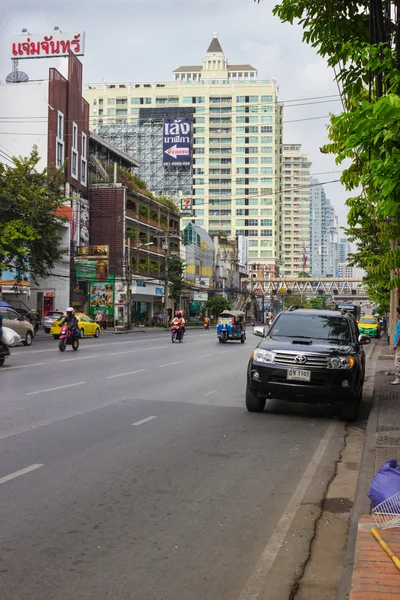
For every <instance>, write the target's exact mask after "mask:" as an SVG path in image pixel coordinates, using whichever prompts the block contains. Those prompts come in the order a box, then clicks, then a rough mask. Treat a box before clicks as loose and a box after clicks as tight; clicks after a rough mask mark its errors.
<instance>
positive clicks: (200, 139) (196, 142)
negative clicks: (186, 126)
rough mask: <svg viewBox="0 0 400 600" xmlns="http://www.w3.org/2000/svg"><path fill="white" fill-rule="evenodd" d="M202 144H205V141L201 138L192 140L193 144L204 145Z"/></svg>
mask: <svg viewBox="0 0 400 600" xmlns="http://www.w3.org/2000/svg"><path fill="white" fill-rule="evenodd" d="M204 142H205V139H204V138H203V137H195V138H194V139H193V143H194V144H204Z"/></svg>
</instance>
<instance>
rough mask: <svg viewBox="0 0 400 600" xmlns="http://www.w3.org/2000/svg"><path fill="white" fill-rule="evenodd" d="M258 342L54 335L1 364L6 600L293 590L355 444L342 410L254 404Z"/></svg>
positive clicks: (0, 493)
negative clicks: (249, 390)
mask: <svg viewBox="0 0 400 600" xmlns="http://www.w3.org/2000/svg"><path fill="white" fill-rule="evenodd" d="M257 341H258V340H257V338H253V337H252V336H249V339H248V342H247V344H245V345H241V344H235V343H231V344H226V345H221V344H218V343H217V340H216V333H215V331H211V332H207V331H193V332H192V331H191V332H189V333H188V335H187V336H186V338H185V341H184V343H183V344H175V345H172V344H171V342H170V339H169V336H166V334H165V333H161V332H160V333H158V332H155V333H154V334H148V335H146V336H145V337H144V336H143V337H140V338H139V337H136V336H129V339H127V337H126V336H125V337H123V338H122V336H121V337H119V336H104V337H100V338H99V339H96V340H95V339H84V340H82V342H81V348H80V350H79V352H78V353H73V352H72V351H71V350H69V349H68V350H67V351H66V352H65V353H64V354H61V353H60V352H59V351H58V346H57V342H55V341H54V340H52V339H49V340H44V341H42V342H40V344H35V343H34V344H33V345H32V347H31V348H15V349H13V351H12V356H11V358H10V360H9V361H8V363H7V366H6V367H3V368H2V369H1V370H0V381H1V392H0V457H1V460H0V503H1V504H0V505H1V509H0V515H1V517H0V520H1V532H2V533H1V546H0V598H1V599H2V600H28V599H29V600H44V599H45V600H52V599H54V600H77V599H79V600H86V599H89V598H90V599H92V598H95V599H96V600H103V599H106V598H112V599H113V600H125V599H126V600H128V599H129V600H131V599H138V600H143V599H146V600H147V599H151V600H153V599H154V600H158V599H160V598H166V599H168V600H189V599H190V600H192V599H193V600H204V599H205V598H207V599H210V600H214V599H215V600H217V599H218V600H232V599H238V600H239V599H240V600H255V599H256V598H258V599H261V598H268V600H283V599H285V598H289V595H290V593H291V589H292V588H293V586H294V585H295V582H296V580H297V578H298V576H299V574H300V573H301V569H302V565H303V563H304V562H305V561H306V559H307V556H308V552H309V545H310V542H311V539H312V537H313V532H314V525H315V520H316V518H317V516H318V507H320V505H321V503H322V500H323V498H324V495H325V491H326V489H327V486H328V484H329V481H330V479H331V478H332V477H333V475H334V472H335V465H336V461H337V460H338V457H339V455H340V451H341V449H342V447H343V444H344V437H345V428H344V425H343V423H341V422H339V421H338V420H337V418H336V417H335V411H334V410H333V409H331V408H322V407H304V406H294V405H286V404H285V403H282V402H275V401H271V402H269V403H268V405H267V410H266V412H265V413H263V414H260V415H257V414H249V413H247V412H246V410H245V408H244V389H245V372H246V366H247V362H248V359H249V355H250V353H251V350H252V348H254V347H255V346H256V344H257Z"/></svg>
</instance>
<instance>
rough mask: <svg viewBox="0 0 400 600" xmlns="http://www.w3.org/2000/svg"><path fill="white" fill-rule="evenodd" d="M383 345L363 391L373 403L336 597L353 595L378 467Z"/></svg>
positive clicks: (374, 360) (344, 598) (346, 599)
mask: <svg viewBox="0 0 400 600" xmlns="http://www.w3.org/2000/svg"><path fill="white" fill-rule="evenodd" d="M380 346H381V344H379V345H378V344H377V345H376V346H374V352H373V355H374V353H376V355H375V356H373V358H372V359H371V366H372V367H373V369H374V374H373V389H372V390H371V391H368V392H366V393H365V394H364V398H365V397H366V398H367V399H368V402H369V403H370V404H371V409H370V412H369V416H368V422H367V428H366V430H365V440H364V447H363V452H362V456H361V464H360V470H359V473H358V481H357V488H356V495H355V499H354V504H353V509H352V511H351V517H350V526H349V532H348V536H347V547H346V552H345V555H344V564H343V570H342V575H341V577H340V580H339V586H338V591H337V595H336V600H348V598H349V597H350V592H351V582H352V576H353V567H354V557H355V550H356V542H357V533H358V523H359V520H360V518H361V517H362V515H364V514H369V513H370V503H369V499H368V496H367V492H368V490H369V486H370V484H371V480H372V477H373V475H374V470H375V446H376V440H375V434H376V428H377V425H378V415H379V394H376V393H375V382H376V378H377V375H378V373H377V372H376V365H377V362H378V356H379V350H380ZM380 377H381V375H380V374H379V378H380Z"/></svg>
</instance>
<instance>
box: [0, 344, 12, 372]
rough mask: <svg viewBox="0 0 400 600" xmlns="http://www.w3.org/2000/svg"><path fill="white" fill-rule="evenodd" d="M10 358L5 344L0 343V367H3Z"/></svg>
mask: <svg viewBox="0 0 400 600" xmlns="http://www.w3.org/2000/svg"><path fill="white" fill-rule="evenodd" d="M9 356H10V349H9V347H8V346H7V345H6V344H3V342H0V367H2V366H3V365H4V362H5V360H6V358H8V357H9Z"/></svg>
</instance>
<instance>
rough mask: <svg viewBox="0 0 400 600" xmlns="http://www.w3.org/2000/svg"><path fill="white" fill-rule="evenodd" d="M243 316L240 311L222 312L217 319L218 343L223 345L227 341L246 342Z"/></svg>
mask: <svg viewBox="0 0 400 600" xmlns="http://www.w3.org/2000/svg"><path fill="white" fill-rule="evenodd" d="M244 318H245V314H244V312H241V311H240V310H224V311H223V312H222V313H221V314H220V315H219V317H218V324H217V337H218V341H219V342H220V343H222V344H225V342H227V341H228V340H240V342H241V343H242V344H244V343H245V341H246V325H245V320H244Z"/></svg>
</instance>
